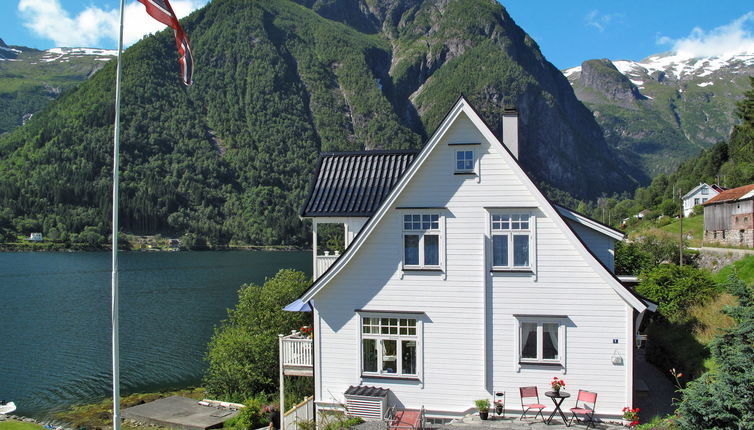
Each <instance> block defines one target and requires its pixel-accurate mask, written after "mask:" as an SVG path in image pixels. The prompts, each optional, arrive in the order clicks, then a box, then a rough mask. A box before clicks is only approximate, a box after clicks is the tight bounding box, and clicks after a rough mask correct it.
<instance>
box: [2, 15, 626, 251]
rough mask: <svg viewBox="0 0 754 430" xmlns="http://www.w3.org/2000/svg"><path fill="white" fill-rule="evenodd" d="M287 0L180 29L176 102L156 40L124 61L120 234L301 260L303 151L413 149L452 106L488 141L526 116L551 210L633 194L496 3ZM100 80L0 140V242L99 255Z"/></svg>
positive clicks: (105, 121)
mask: <svg viewBox="0 0 754 430" xmlns="http://www.w3.org/2000/svg"><path fill="white" fill-rule="evenodd" d="M301 3H302V4H298V3H294V2H292V1H287V0H269V1H265V2H248V1H239V0H215V1H213V2H211V3H210V4H208V5H207V6H206V7H204V8H202V9H200V10H197V11H195V12H194V13H192V14H191V15H189V16H188V17H187V18H185V19H184V20H183V21H184V22H183V23H184V27H185V28H186V31H187V32H188V34H190V35H191V41H192V45H193V52H194V54H195V61H196V73H195V75H194V79H195V84H194V85H193V86H191V87H189V88H185V87H183V86H182V85H181V83H180V80H179V72H178V70H179V65H178V62H177V61H176V58H177V55H176V52H175V45H174V43H173V40H172V39H173V36H172V33H171V32H170V31H163V32H160V33H158V34H157V35H155V36H150V37H147V38H145V39H143V40H142V41H140V42H138V43H136V44H135V45H133V46H132V47H131V48H129V49H128V50H127V51H126V52H125V53H124V58H123V65H124V67H123V82H122V87H123V93H122V98H123V100H122V111H121V124H122V132H121V196H120V203H121V212H120V220H121V230H122V231H123V232H125V233H128V234H133V235H151V234H157V233H160V234H162V235H164V236H166V237H179V236H180V237H184V238H185V239H186V242H191V243H197V244H201V245H203V244H209V245H210V246H214V245H225V244H230V245H234V244H254V245H303V244H304V243H306V241H307V240H308V239H307V225H306V224H305V223H304V222H302V221H301V220H299V219H298V216H297V211H298V209H299V207H300V205H301V204H302V202H303V199H304V193H305V191H306V188H307V186H308V185H309V182H310V180H311V179H310V178H311V173H312V169H313V167H314V165H315V161H316V159H317V154H318V153H319V152H320V151H343V150H362V149H399V148H400V149H403V148H418V147H420V145H421V144H422V142H423V141H424V139H426V137H427V136H426V135H427V133H428V132H431V131H432V129H433V128H434V127H435V126H436V125H437V124H438V123H439V121H440V120H441V118H442V115H444V114H445V112H446V111H447V110H448V109H449V108H450V107H451V106H452V103H453V102H455V100H456V99H457V98H458V96H460V95H461V94H462V93H464V94H465V95H466V96H467V97H468V98H469V99H470V101H471V102H472V103H474V104H475V105H476V106H478V107H479V109H480V110H481V114H482V116H483V117H484V118H485V119H486V120H487V121H488V122H489V123H490V124H491V126H492V127H493V129H496V131H497V132H499V123H500V114H501V112H502V111H503V110H504V109H505V108H506V107H512V106H516V107H519V109H520V110H521V111H522V112H528V113H529V114H528V115H527V116H526V117H522V122H521V134H522V136H524V141H523V144H524V145H527V144H528V147H529V148H530V150H528V151H524V155H522V157H521V159H522V162H523V164H524V166H525V168H527V169H528V170H530V172H531V173H532V174H533V176H534V177H535V178H536V180H537V181H539V182H545V181H546V182H550V183H553V184H557V186H558V187H559V188H560V190H554V191H553V192H554V193H556V194H555V195H557V196H564V198H568V195H567V193H564V192H563V190H565V191H568V192H571V193H573V195H575V196H576V197H579V198H585V197H593V196H596V195H599V193H600V192H603V191H605V190H606V189H607V190H609V191H610V192H612V191H620V190H625V189H629V188H631V187H632V182H631V180H630V179H629V178H628V177H627V176H626V175H625V174H623V173H622V172H621V170H620V167H619V166H616V165H615V163H614V162H613V161H612V160H611V157H610V154H609V151H608V149H607V145H606V144H605V143H604V140H603V139H602V137H601V132H600V130H599V127H598V126H597V124H596V122H595V121H594V119H593V118H592V116H591V114H590V113H589V111H588V110H587V109H586V108H585V107H584V106H583V105H582V104H580V103H579V102H578V100H577V99H576V98H575V96H574V95H573V93H572V91H571V89H570V87H569V85H568V83H567V81H566V80H565V78H564V77H563V76H562V74H560V73H559V71H558V70H556V69H555V68H554V67H553V66H552V65H551V64H549V63H548V62H547V61H546V60H545V59H544V58H543V57H542V55H541V53H540V52H539V49H538V47H537V46H536V44H535V43H534V42H533V41H532V40H531V39H530V38H529V37H528V36H527V35H526V33H525V32H524V31H523V30H521V29H520V28H519V27H517V26H516V25H515V23H514V22H513V21H512V20H511V19H510V17H509V16H508V15H507V13H506V12H505V10H504V9H503V8H502V6H500V5H499V4H497V3H495V2H490V1H487V0H473V1H461V0H452V1H450V2H437V1H431V0H424V1H419V2H410V1H407V0H394V1H392V2H388V3H386V4H380V5H377V4H372V3H368V2H367V3H365V5H366V6H365V7H364V8H361V9H359V8H353V4H352V3H351V2H347V1H345V0H344V1H334V2H322V1H319V0H317V1H301ZM331 15H332V18H333V19H329V18H328V16H331ZM114 73H115V64H114V62H110V63H108V64H106V65H105V67H104V68H103V69H102V70H101V71H100V72H98V73H96V74H95V75H94V76H92V77H91V78H90V79H88V80H87V81H86V82H84V83H83V84H81V85H80V86H79V87H77V88H76V89H75V90H68V91H65V92H64V93H63V94H62V96H61V97H60V99H58V100H57V101H56V102H54V103H52V104H51V105H49V106H47V107H46V108H44V109H43V110H42V111H41V112H39V113H38V114H35V115H34V117H33V118H32V119H31V121H29V122H28V123H27V124H26V125H25V126H24V127H20V128H17V129H15V130H14V131H13V132H11V133H7V134H6V135H4V136H2V137H0V171H2V172H3V175H2V176H0V236H2V237H0V239H5V240H14V238H15V237H16V236H17V235H20V236H28V234H29V233H30V232H42V233H43V234H44V236H45V238H50V239H51V240H54V241H58V242H61V243H64V244H66V243H73V242H77V241H80V240H81V238H80V237H79V236H80V235H81V234H83V233H85V232H86V235H87V238H89V239H97V240H99V241H100V242H106V241H107V236H108V234H109V225H110V208H111V196H110V190H111V187H112V184H111V175H112V172H111V163H112V161H111V152H112V150H111V148H112V135H113V125H112V122H113V116H114V108H113V100H114V88H113V87H114V86H113V82H114ZM526 139H530V140H529V141H528V142H527V141H526ZM95 234H96V235H97V236H95Z"/></svg>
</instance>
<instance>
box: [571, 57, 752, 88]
mask: <svg viewBox="0 0 754 430" xmlns="http://www.w3.org/2000/svg"><path fill="white" fill-rule="evenodd" d="M612 63H613V65H614V66H615V68H617V69H618V70H619V71H620V72H621V73H622V74H623V75H625V76H626V77H627V78H628V79H630V80H631V82H633V83H634V84H635V85H642V84H643V83H644V81H643V79H642V78H646V77H647V76H650V75H652V74H653V73H658V72H660V73H664V74H665V75H666V76H667V77H669V78H673V79H677V80H687V79H693V78H700V77H705V76H709V75H711V74H713V73H715V72H716V71H718V70H722V69H726V68H727V69H734V68H739V67H752V66H754V50H751V48H747V50H745V51H738V52H730V53H726V54H723V55H719V56H714V57H694V56H693V55H692V54H690V53H685V52H666V53H662V54H655V55H651V56H649V57H647V58H645V59H643V60H641V61H631V60H615V61H612ZM580 71H581V67H573V68H570V69H566V70H564V71H563V74H564V75H565V76H566V77H570V76H572V75H574V74H575V73H578V72H580Z"/></svg>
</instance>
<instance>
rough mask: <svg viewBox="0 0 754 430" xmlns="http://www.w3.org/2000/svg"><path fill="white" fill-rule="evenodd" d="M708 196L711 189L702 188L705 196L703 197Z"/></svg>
mask: <svg viewBox="0 0 754 430" xmlns="http://www.w3.org/2000/svg"><path fill="white" fill-rule="evenodd" d="M708 194H709V188H707V187H702V195H703V196H706V195H708Z"/></svg>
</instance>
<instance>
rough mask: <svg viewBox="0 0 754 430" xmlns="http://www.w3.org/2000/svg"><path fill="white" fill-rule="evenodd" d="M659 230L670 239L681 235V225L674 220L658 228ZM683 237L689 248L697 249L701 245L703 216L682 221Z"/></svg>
mask: <svg viewBox="0 0 754 430" xmlns="http://www.w3.org/2000/svg"><path fill="white" fill-rule="evenodd" d="M660 230H662V231H664V232H667V233H668V234H670V235H671V236H672V237H678V236H679V235H680V234H681V223H680V222H679V221H678V220H677V219H674V220H673V222H671V223H670V224H668V225H666V226H663V227H660ZM683 235H684V236H685V237H686V238H689V236H691V238H690V239H688V244H689V246H693V247H699V246H701V245H702V239H703V238H704V216H703V215H697V216H692V217H689V218H684V219H683Z"/></svg>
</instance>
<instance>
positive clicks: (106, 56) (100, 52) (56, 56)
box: [41, 48, 118, 63]
mask: <svg viewBox="0 0 754 430" xmlns="http://www.w3.org/2000/svg"><path fill="white" fill-rule="evenodd" d="M116 55H118V51H117V50H116V49H99V48H52V49H48V50H47V51H45V55H44V57H42V58H41V61H44V62H48V63H49V62H51V61H68V59H69V58H71V57H85V56H97V57H100V58H97V60H102V61H107V60H110V58H111V57H114V56H116Z"/></svg>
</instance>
